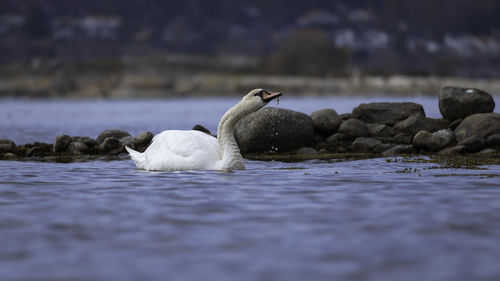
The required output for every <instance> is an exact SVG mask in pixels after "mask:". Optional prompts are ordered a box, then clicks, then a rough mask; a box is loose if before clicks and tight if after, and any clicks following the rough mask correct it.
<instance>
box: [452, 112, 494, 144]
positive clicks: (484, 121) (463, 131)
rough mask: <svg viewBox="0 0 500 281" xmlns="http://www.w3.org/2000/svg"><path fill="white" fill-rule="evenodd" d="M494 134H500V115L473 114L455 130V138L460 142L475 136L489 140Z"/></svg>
mask: <svg viewBox="0 0 500 281" xmlns="http://www.w3.org/2000/svg"><path fill="white" fill-rule="evenodd" d="M494 134H500V114H499V113H479V114H473V115H471V116H469V117H467V118H465V119H464V121H462V123H460V125H458V127H457V128H456V129H455V136H456V139H457V141H459V142H460V141H462V140H463V139H465V138H468V137H471V136H474V135H475V136H479V137H480V138H483V139H487V138H488V137H489V136H491V135H494Z"/></svg>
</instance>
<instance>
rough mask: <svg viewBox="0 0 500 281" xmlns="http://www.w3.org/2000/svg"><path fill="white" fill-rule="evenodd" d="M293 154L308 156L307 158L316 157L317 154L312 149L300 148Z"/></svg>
mask: <svg viewBox="0 0 500 281" xmlns="http://www.w3.org/2000/svg"><path fill="white" fill-rule="evenodd" d="M295 154H297V155H309V156H313V155H318V154H319V152H318V151H317V150H316V149H314V148H312V147H302V148H300V149H298V150H297V151H296V152H295Z"/></svg>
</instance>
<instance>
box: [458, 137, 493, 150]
mask: <svg viewBox="0 0 500 281" xmlns="http://www.w3.org/2000/svg"><path fill="white" fill-rule="evenodd" d="M457 145H458V146H463V147H464V149H463V150H462V151H463V152H478V151H481V150H482V149H483V148H485V147H486V142H485V141H484V139H482V138H480V137H478V136H471V137H468V138H465V139H463V140H462V141H460V142H459V143H458V144H457Z"/></svg>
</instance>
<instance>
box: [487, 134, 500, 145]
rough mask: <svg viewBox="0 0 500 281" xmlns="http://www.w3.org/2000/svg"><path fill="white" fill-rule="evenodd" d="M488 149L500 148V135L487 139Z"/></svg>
mask: <svg viewBox="0 0 500 281" xmlns="http://www.w3.org/2000/svg"><path fill="white" fill-rule="evenodd" d="M486 143H487V144H488V147H500V134H494V135H491V136H489V137H488V138H487V139H486Z"/></svg>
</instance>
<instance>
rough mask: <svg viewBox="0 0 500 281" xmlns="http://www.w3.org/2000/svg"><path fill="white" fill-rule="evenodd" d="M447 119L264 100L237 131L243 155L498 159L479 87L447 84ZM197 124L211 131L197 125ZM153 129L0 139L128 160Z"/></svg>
mask: <svg viewBox="0 0 500 281" xmlns="http://www.w3.org/2000/svg"><path fill="white" fill-rule="evenodd" d="M438 102H439V109H440V112H441V113H442V115H443V118H440V119H433V118H428V117H426V115H425V112H424V109H423V107H422V106H421V105H419V104H416V103H412V102H400V103H384V102H379V103H368V104H361V105H359V106H357V107H356V108H354V109H353V111H352V113H348V114H340V115H339V114H337V112H336V111H335V110H334V109H331V108H327V109H321V110H318V111H315V112H313V113H312V114H311V115H306V114H304V113H300V112H296V111H292V110H288V109H282V108H274V107H267V108H264V109H263V110H260V111H258V112H255V113H253V114H251V115H249V116H247V117H245V118H244V119H242V120H241V121H240V122H238V124H237V125H236V128H235V133H234V134H235V138H236V140H237V142H238V144H239V147H240V149H241V152H242V154H243V156H244V157H246V158H248V159H261V160H273V159H274V160H284V161H286V160H304V159H328V158H346V157H347V158H366V157H387V156H397V155H422V154H425V155H439V156H459V155H477V156H484V157H490V158H500V114H499V113H493V111H494V109H495V102H494V100H493V98H492V96H491V95H490V94H489V93H487V92H485V91H482V90H480V89H474V88H459V87H444V88H442V89H441V91H440V93H439V98H438ZM193 129H195V130H201V131H204V132H206V133H208V134H210V132H209V131H208V130H206V129H205V128H203V127H202V126H200V125H196V126H195V127H194V128H193ZM152 139H153V134H152V133H151V132H148V131H145V132H143V133H141V134H139V135H137V136H135V137H133V136H131V135H130V134H129V133H128V132H125V131H121V130H105V131H103V132H102V133H101V134H99V136H98V137H97V138H96V139H93V138H90V137H79V136H68V135H60V136H57V137H55V139H54V143H52V144H48V143H32V144H24V145H16V144H15V143H14V142H13V141H11V140H8V139H0V160H33V161H53V162H72V161H87V160H93V159H98V158H105V159H126V158H127V154H125V153H126V152H125V146H129V147H131V148H133V149H135V150H137V151H144V150H145V149H146V148H147V147H148V145H149V144H150V142H151V140H152Z"/></svg>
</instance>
